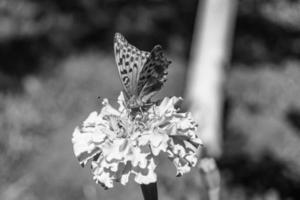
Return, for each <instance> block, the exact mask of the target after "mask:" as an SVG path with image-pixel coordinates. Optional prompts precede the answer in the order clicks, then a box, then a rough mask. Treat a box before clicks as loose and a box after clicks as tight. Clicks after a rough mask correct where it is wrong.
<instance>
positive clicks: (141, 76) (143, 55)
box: [114, 33, 171, 109]
mask: <svg viewBox="0 0 300 200" xmlns="http://www.w3.org/2000/svg"><path fill="white" fill-rule="evenodd" d="M114 52H115V59H116V64H117V68H118V71H119V76H120V79H121V82H122V85H123V88H124V93H125V98H126V104H127V105H126V107H127V108H129V109H136V108H139V109H141V108H142V107H144V106H146V105H149V104H151V102H150V100H151V98H152V97H153V96H154V95H155V94H156V93H157V92H158V91H159V90H160V89H161V88H162V86H163V84H164V82H166V80H167V74H168V72H167V69H168V66H169V65H170V64H171V61H168V60H167V58H166V57H165V56H164V54H163V51H162V47H161V46H160V45H156V46H154V48H153V49H152V50H151V52H147V51H141V50H139V49H138V48H136V47H135V46H133V45H131V44H129V43H128V41H127V40H126V39H125V37H124V36H123V35H121V34H120V33H116V34H115V37H114Z"/></svg>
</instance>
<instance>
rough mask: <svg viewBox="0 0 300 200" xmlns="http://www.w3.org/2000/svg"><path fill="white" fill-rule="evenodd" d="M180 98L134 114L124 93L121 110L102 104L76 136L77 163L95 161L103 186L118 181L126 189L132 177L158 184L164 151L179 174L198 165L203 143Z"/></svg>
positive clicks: (95, 172)
mask: <svg viewBox="0 0 300 200" xmlns="http://www.w3.org/2000/svg"><path fill="white" fill-rule="evenodd" d="M181 101H182V99H181V98H177V97H172V98H164V99H163V100H162V101H161V102H160V103H159V104H158V105H155V104H153V105H152V106H150V107H149V109H148V110H147V111H141V112H139V113H137V114H136V115H135V116H132V115H131V113H130V110H128V109H126V107H125V105H126V104H125V99H124V95H123V93H122V92H121V94H120V96H119V98H118V103H119V105H120V106H119V109H118V110H117V109H115V108H113V107H112V106H111V105H110V104H109V102H108V100H107V99H104V100H103V108H102V109H101V111H100V113H97V112H96V111H94V112H92V113H91V114H90V115H89V116H88V118H87V119H86V120H85V121H84V122H83V123H82V125H81V126H79V127H76V128H75V130H74V132H73V138H72V142H73V149H74V153H75V155H76V157H77V158H78V160H79V163H80V164H81V165H82V166H85V165H86V164H87V163H88V162H89V161H90V162H91V169H92V173H93V179H94V180H95V181H96V183H99V184H101V185H102V186H103V187H104V188H112V187H113V186H114V182H121V184H123V185H125V184H126V183H127V182H128V180H129V176H130V175H133V176H134V180H135V181H136V182H137V183H139V184H149V183H153V182H156V180H157V175H156V173H155V171H154V170H155V168H156V166H157V163H158V162H157V159H158V155H159V154H160V153H166V154H167V155H168V157H169V159H170V160H171V161H172V162H173V163H174V165H175V167H176V169H177V176H181V175H182V174H184V173H187V172H189V171H190V169H191V167H194V166H195V165H196V164H197V161H198V158H197V156H196V152H197V149H198V147H199V145H201V144H202V142H201V140H200V139H199V138H198V137H197V134H196V129H197V125H196V123H195V122H194V120H193V119H192V117H191V114H190V113H179V112H178V109H177V108H176V107H177V105H178V104H179V103H180V102H181Z"/></svg>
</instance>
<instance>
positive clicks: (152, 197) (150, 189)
mask: <svg viewBox="0 0 300 200" xmlns="http://www.w3.org/2000/svg"><path fill="white" fill-rule="evenodd" d="M141 188H142V192H143V196H144V200H158V196H157V185H156V183H150V184H148V185H144V184H141Z"/></svg>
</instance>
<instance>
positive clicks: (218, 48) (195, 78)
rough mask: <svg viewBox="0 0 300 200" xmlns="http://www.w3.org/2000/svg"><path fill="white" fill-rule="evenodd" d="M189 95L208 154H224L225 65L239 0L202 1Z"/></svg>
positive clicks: (195, 36)
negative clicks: (222, 145) (223, 106)
mask: <svg viewBox="0 0 300 200" xmlns="http://www.w3.org/2000/svg"><path fill="white" fill-rule="evenodd" d="M200 2H203V3H202V4H201V3H199V4H200V5H199V7H198V14H197V18H196V23H195V29H194V30H195V31H194V37H193V43H192V49H191V62H190V68H189V72H188V78H187V86H186V97H187V102H188V103H189V110H190V111H191V112H192V114H193V115H194V117H195V119H196V120H197V122H198V124H199V134H200V137H201V138H202V139H203V141H204V143H205V145H206V147H207V151H208V154H209V155H211V156H214V157H219V156H220V155H221V153H222V152H221V143H222V141H221V130H220V124H221V123H220V119H221V110H222V102H223V96H222V93H223V91H222V83H223V75H224V66H225V65H227V64H228V62H229V58H230V52H231V39H232V35H233V34H232V33H233V31H232V30H233V27H234V26H233V25H234V21H235V16H236V7H237V0H206V1H200Z"/></svg>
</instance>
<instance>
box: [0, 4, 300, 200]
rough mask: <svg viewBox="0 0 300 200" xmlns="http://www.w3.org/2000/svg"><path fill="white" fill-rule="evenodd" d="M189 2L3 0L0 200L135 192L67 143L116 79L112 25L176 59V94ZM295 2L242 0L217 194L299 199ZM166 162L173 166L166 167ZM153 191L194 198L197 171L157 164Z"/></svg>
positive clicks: (299, 21) (299, 49) (192, 9)
mask: <svg viewBox="0 0 300 200" xmlns="http://www.w3.org/2000/svg"><path fill="white" fill-rule="evenodd" d="M197 4H198V1H196V0H189V1H184V0H165V1H163V0H147V1H139V0H126V1H125V0H0V113H1V115H0V131H1V133H0V177H1V178H0V199H3V200H19V199H20V200H21V199H22V200H23V199H24V200H38V199H43V200H52V199H62V200H69V199H72V200H75V199H87V200H96V199H98V200H99V199H105V200H110V199H114V200H117V199H142V195H141V192H140V188H139V186H138V185H136V184H135V183H133V182H131V183H130V184H129V185H128V186H126V187H123V186H119V185H118V186H117V187H116V188H114V189H111V190H108V191H105V190H103V189H102V188H101V187H100V186H98V185H96V184H95V183H94V182H93V181H92V178H91V174H90V173H89V170H88V169H82V168H81V167H80V166H79V164H78V163H77V160H76V158H75V156H74V155H73V152H72V143H71V136H72V132H73V130H74V128H75V126H77V125H78V124H79V123H80V122H81V121H82V120H83V119H85V118H86V117H87V115H88V113H90V112H91V111H93V110H99V109H100V108H101V106H100V105H101V104H100V102H99V100H97V97H98V96H101V97H108V98H114V99H116V97H117V96H118V94H119V91H120V90H121V89H122V88H121V83H120V81H119V78H118V72H117V68H116V66H115V63H114V55H113V35H114V33H115V32H121V33H122V34H124V35H125V36H126V38H127V39H128V40H129V42H131V43H132V44H134V45H135V46H137V47H139V48H140V49H143V50H150V49H151V48H152V47H153V46H154V45H155V44H158V43H159V44H162V45H163V47H164V48H165V49H166V52H167V54H168V57H169V58H170V60H172V61H173V63H172V65H171V66H170V70H169V78H168V82H167V83H166V85H165V87H164V89H163V90H162V91H161V92H160V96H165V95H167V96H171V95H172V96H174V95H177V96H182V95H183V93H184V91H183V90H184V88H185V87H184V86H185V79H186V70H188V64H189V49H190V45H191V41H192V34H193V25H194V20H195V15H196V11H197V10H196V9H197ZM299 10H300V1H297V0H287V1H281V0H265V1H261V0H241V1H239V7H238V14H237V19H236V26H235V27H236V28H235V35H234V43H233V49H232V51H233V53H232V59H231V65H230V66H229V67H228V68H226V81H225V85H224V93H225V101H224V111H225V112H224V119H223V122H224V123H223V139H224V146H223V155H222V157H221V158H219V159H218V164H219V167H220V170H221V173H222V178H223V179H222V192H221V194H222V199H228V200H229V199H230V200H235V199H237V200H243V199H245V200H246V199H251V200H252V199H253V200H254V199H255V200H257V199H266V200H278V199H300V145H299V144H300V143H299V142H300V138H299V137H300V62H299V59H300V12H299ZM170 169H171V170H170ZM158 174H159V180H158V185H159V188H158V190H159V196H160V199H163V200H169V199H190V200H196V199H199V197H200V196H201V189H199V188H203V187H201V181H200V179H199V178H198V176H197V175H195V174H197V171H193V172H192V174H189V175H185V176H184V177H182V178H176V177H175V169H174V168H172V165H170V163H169V162H165V163H164V162H163V163H162V164H161V166H160V167H159V169H158Z"/></svg>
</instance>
